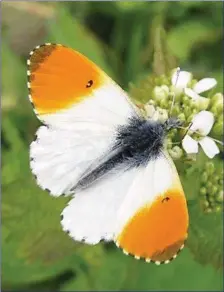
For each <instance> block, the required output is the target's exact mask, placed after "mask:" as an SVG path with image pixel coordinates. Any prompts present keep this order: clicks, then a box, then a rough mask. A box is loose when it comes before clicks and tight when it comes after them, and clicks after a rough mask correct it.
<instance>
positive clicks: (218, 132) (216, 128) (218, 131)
mask: <svg viewBox="0 0 224 292" xmlns="http://www.w3.org/2000/svg"><path fill="white" fill-rule="evenodd" d="M212 132H213V133H214V134H216V135H219V136H221V135H222V134H223V122H219V121H218V122H216V123H215V125H214V127H213V129H212Z"/></svg>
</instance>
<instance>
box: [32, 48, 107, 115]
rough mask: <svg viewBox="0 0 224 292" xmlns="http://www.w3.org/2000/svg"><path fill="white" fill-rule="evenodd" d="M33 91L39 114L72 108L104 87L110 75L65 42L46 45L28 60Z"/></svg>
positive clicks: (33, 100)
mask: <svg viewBox="0 0 224 292" xmlns="http://www.w3.org/2000/svg"><path fill="white" fill-rule="evenodd" d="M28 64H29V68H28V71H29V72H30V73H29V74H30V75H29V83H30V84H29V90H30V94H31V98H32V102H33V104H34V106H35V109H36V110H37V113H38V114H46V113H53V112H56V111H58V110H61V109H66V108H69V107H71V106H72V105H73V104H74V103H78V102H80V101H81V100H83V99H84V98H85V97H86V96H89V95H91V92H92V91H93V90H94V89H96V88H98V87H100V86H101V85H102V83H103V82H104V77H105V76H106V75H105V74H104V73H103V71H101V70H100V69H99V68H98V67H97V66H96V65H95V64H94V63H92V62H91V61H89V60H88V59H87V58H85V57H84V56H83V55H81V54H80V53H78V52H76V51H74V50H72V49H70V48H66V47H64V46H61V45H53V44H50V45H43V46H40V47H39V48H38V49H36V50H34V51H33V52H32V53H31V56H30V59H29V61H28Z"/></svg>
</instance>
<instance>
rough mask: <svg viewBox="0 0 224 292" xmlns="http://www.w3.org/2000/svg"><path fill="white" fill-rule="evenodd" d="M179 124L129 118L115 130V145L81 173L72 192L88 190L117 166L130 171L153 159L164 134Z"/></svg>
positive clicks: (158, 153)
mask: <svg viewBox="0 0 224 292" xmlns="http://www.w3.org/2000/svg"><path fill="white" fill-rule="evenodd" d="M179 124H180V122H179V121H178V120H177V119H175V118H170V119H168V120H167V121H166V122H164V123H162V122H159V121H153V120H146V119H144V118H143V117H139V116H134V117H132V118H131V119H129V122H128V124H126V125H124V126H119V127H118V129H117V133H116V140H115V143H114V145H113V147H112V148H111V150H110V151H109V153H107V154H106V157H105V158H106V159H103V163H101V164H98V166H97V167H95V168H94V169H92V170H91V171H90V172H88V173H87V174H86V175H85V174H84V175H83V176H82V178H81V179H80V180H79V182H78V184H77V185H76V186H75V187H74V188H73V189H72V190H75V189H79V188H82V189H83V188H86V187H88V186H89V185H90V184H92V183H93V182H95V181H96V180H98V179H100V178H101V177H102V176H103V175H104V174H107V173H108V172H109V171H111V170H113V169H116V168H117V167H118V166H121V165H122V166H123V167H124V169H130V168H133V167H139V166H141V165H146V164H147V163H148V162H149V161H150V160H154V159H156V158H157V157H158V156H159V155H160V154H161V152H162V149H163V146H164V140H165V136H166V133H167V132H168V131H170V130H171V129H172V128H176V127H177V126H178V125H179ZM107 156H108V158H107Z"/></svg>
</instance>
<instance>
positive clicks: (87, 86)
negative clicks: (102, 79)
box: [86, 80, 93, 88]
mask: <svg viewBox="0 0 224 292" xmlns="http://www.w3.org/2000/svg"><path fill="white" fill-rule="evenodd" d="M92 85H93V80H89V81H88V83H87V84H86V88H89V87H91V86H92Z"/></svg>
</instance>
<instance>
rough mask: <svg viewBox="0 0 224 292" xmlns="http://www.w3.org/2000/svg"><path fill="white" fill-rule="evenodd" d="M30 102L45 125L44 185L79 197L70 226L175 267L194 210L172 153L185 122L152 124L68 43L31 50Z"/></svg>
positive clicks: (34, 163) (35, 168)
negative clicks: (169, 143)
mask: <svg viewBox="0 0 224 292" xmlns="http://www.w3.org/2000/svg"><path fill="white" fill-rule="evenodd" d="M27 65H28V71H27V74H28V89H29V99H30V101H31V103H32V105H33V107H34V111H35V114H36V115H37V117H38V118H39V119H40V121H42V123H43V125H42V126H41V127H40V128H39V129H38V131H37V134H36V136H37V137H36V140H35V141H33V142H32V143H31V146H30V158H31V162H30V166H31V169H32V172H33V174H34V175H35V177H36V180H37V183H38V185H39V186H40V187H41V188H43V189H46V190H48V191H49V192H50V194H51V195H53V196H55V197H58V196H60V195H63V194H64V195H67V196H68V195H71V197H72V199H71V201H70V202H69V204H68V206H67V207H66V208H65V209H64V210H63V212H62V216H61V217H62V220H61V224H62V227H63V230H64V231H66V232H68V234H69V235H70V236H71V237H72V238H73V239H74V240H76V241H85V243H87V244H97V243H98V242H100V241H101V240H104V241H114V242H115V244H116V245H117V246H118V247H120V248H121V249H122V250H123V251H124V253H125V254H130V255H132V256H134V257H135V258H136V259H140V258H141V259H144V260H145V261H146V262H154V263H156V264H161V263H169V262H170V261H171V260H172V259H174V258H175V257H176V256H177V254H178V252H179V251H180V250H181V249H182V248H183V246H184V242H185V240H186V238H187V230H188V210H187V204H186V199H185V195H184V191H183V189H182V186H181V183H180V179H179V176H178V173H177V171H176V168H175V165H174V163H173V161H172V159H171V158H170V157H169V156H168V154H167V151H166V149H165V147H164V139H165V137H166V134H167V132H168V131H169V130H170V129H172V128H175V127H176V126H177V125H178V121H177V120H175V119H172V118H169V119H168V120H167V121H166V122H165V123H161V122H159V121H153V120H148V119H145V118H144V117H143V116H142V115H141V114H140V112H139V111H138V109H137V107H136V106H135V105H134V104H133V103H132V102H131V101H130V99H129V97H128V95H127V94H126V93H125V92H124V91H123V90H122V89H121V88H120V87H119V86H118V85H117V84H116V83H115V82H114V81H113V80H112V79H110V78H109V77H108V76H107V75H106V74H105V73H104V72H103V71H102V70H101V69H100V68H98V67H97V66H96V65H95V64H94V63H92V62H91V61H90V60H88V59H87V58H86V57H84V56H83V55H82V54H80V53H78V52H77V51H74V50H72V49H70V48H67V47H65V46H62V45H59V44H44V45H42V46H38V47H36V48H35V50H34V51H32V52H31V53H30V57H29V59H28V61H27Z"/></svg>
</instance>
